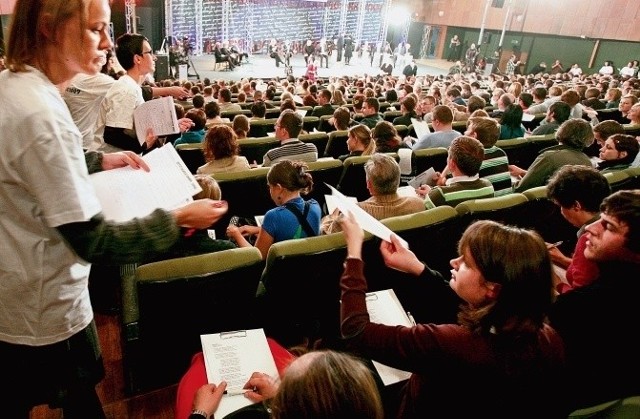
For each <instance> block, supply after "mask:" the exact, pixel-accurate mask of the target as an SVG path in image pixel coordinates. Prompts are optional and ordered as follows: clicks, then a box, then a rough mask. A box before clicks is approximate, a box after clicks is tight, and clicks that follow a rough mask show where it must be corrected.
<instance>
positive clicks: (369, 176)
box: [321, 153, 424, 234]
mask: <svg viewBox="0 0 640 419" xmlns="http://www.w3.org/2000/svg"><path fill="white" fill-rule="evenodd" d="M364 171H365V173H366V182H367V190H368V191H369V193H370V194H371V198H369V199H367V200H365V201H362V202H358V204H357V205H358V206H359V207H360V208H362V209H363V210H365V211H366V212H367V213H368V214H370V215H371V216H372V217H373V218H375V219H377V220H382V219H384V218H389V217H395V216H399V215H407V214H414V213H416V212H420V211H424V201H423V200H422V198H419V197H418V196H400V195H398V187H399V186H400V166H399V165H398V163H397V162H396V160H395V159H394V158H393V157H391V156H389V155H387V154H382V153H374V154H372V155H371V159H370V160H369V161H367V162H366V163H365V164H364ZM338 218H339V210H338V209H336V210H335V211H334V213H333V214H330V215H327V216H326V217H324V218H323V220H322V224H321V230H322V232H323V233H325V234H331V233H336V232H338V231H340V224H339V223H338V222H337V220H338Z"/></svg>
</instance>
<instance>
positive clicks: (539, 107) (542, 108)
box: [527, 85, 562, 115]
mask: <svg viewBox="0 0 640 419" xmlns="http://www.w3.org/2000/svg"><path fill="white" fill-rule="evenodd" d="M543 90H544V89H543V88H541V90H540V91H538V89H534V92H533V98H534V101H535V100H536V97H537V94H541V93H542V91H543ZM545 92H546V91H545ZM548 96H549V97H547V98H542V99H543V101H542V102H540V103H536V104H534V105H531V106H529V109H527V113H530V114H533V115H535V114H537V113H545V112H547V110H548V109H549V106H551V104H552V103H554V102H557V101H559V100H560V97H561V96H562V88H561V87H560V86H555V85H552V86H551V87H550V88H549V94H548Z"/></svg>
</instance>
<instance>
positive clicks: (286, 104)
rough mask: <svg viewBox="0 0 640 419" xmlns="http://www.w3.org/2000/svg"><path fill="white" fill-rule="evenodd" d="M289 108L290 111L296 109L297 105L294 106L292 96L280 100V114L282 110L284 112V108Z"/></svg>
mask: <svg viewBox="0 0 640 419" xmlns="http://www.w3.org/2000/svg"><path fill="white" fill-rule="evenodd" d="M287 109H290V110H292V111H295V110H296V109H298V107H297V106H296V102H295V101H294V100H293V98H286V99H284V98H283V99H282V101H281V102H280V114H282V112H284V111H285V110H287Z"/></svg>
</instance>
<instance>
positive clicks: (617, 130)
mask: <svg viewBox="0 0 640 419" xmlns="http://www.w3.org/2000/svg"><path fill="white" fill-rule="evenodd" d="M614 134H624V127H623V126H622V124H621V123H619V122H618V121H614V120H607V121H602V122H599V123H597V124H596V125H595V126H594V127H593V138H594V140H595V142H596V144H597V146H598V149H600V148H602V147H603V146H604V142H605V140H606V139H607V138H609V137H611V136H612V135H614Z"/></svg>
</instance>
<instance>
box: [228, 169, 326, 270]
mask: <svg viewBox="0 0 640 419" xmlns="http://www.w3.org/2000/svg"><path fill="white" fill-rule="evenodd" d="M267 184H268V185H269V194H270V195H271V199H272V200H273V202H274V203H275V204H276V205H278V207H276V208H273V209H270V210H269V211H267V213H266V214H265V215H264V221H263V222H262V226H260V227H257V226H249V225H245V226H242V227H237V226H234V225H230V226H229V227H228V228H227V237H229V238H230V239H232V240H233V241H235V242H236V244H237V245H238V246H239V247H249V246H251V243H249V241H247V239H246V238H245V237H244V236H245V235H256V234H257V235H258V237H257V239H256V245H255V246H256V247H257V248H258V249H259V250H260V253H261V254H262V258H263V259H264V258H266V257H267V253H268V252H269V248H270V247H271V245H272V244H273V243H276V242H280V241H283V240H289V239H299V238H302V237H312V236H317V235H318V234H319V232H320V217H321V215H322V210H321V209H320V204H318V202H317V201H316V200H315V199H310V200H308V201H305V200H304V199H302V197H301V196H300V194H307V193H309V192H311V188H313V178H312V177H311V173H309V172H308V171H307V165H306V164H305V163H304V162H302V161H292V160H281V161H279V162H277V163H275V164H274V165H273V166H271V168H270V169H269V173H267Z"/></svg>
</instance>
